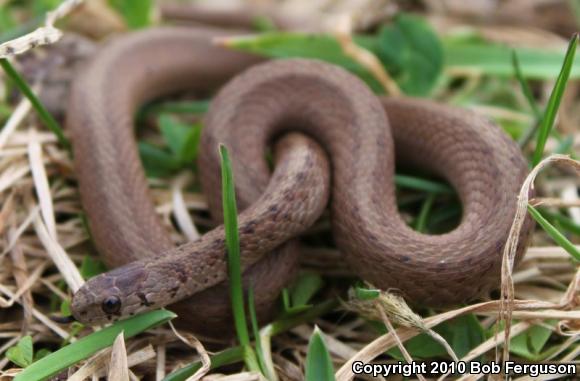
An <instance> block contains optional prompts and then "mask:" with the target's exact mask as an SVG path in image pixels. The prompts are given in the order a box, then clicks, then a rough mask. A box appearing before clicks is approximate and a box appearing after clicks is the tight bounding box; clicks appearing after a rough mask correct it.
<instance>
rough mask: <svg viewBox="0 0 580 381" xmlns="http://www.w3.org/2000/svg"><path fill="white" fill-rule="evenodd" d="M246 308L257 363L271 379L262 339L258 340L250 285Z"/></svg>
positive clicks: (254, 306) (256, 318)
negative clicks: (250, 324) (254, 344)
mask: <svg viewBox="0 0 580 381" xmlns="http://www.w3.org/2000/svg"><path fill="white" fill-rule="evenodd" d="M248 310H249V312H250V322H251V323H252V332H253V334H254V341H255V342H256V355H257V357H258V364H259V365H260V370H261V371H262V374H263V375H264V376H265V377H266V378H267V379H272V377H271V375H269V374H268V366H267V365H266V360H265V357H264V348H262V341H261V340H260V330H259V328H258V317H257V315H256V304H255V302H254V288H253V287H250V289H249V290H248Z"/></svg>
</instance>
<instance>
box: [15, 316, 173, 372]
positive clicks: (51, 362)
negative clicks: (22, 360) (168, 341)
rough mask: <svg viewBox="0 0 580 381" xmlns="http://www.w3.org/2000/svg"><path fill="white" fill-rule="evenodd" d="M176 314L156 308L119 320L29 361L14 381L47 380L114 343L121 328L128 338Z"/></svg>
mask: <svg viewBox="0 0 580 381" xmlns="http://www.w3.org/2000/svg"><path fill="white" fill-rule="evenodd" d="M176 316H177V315H175V314H174V313H173V312H171V311H167V310H156V311H150V312H146V313H144V314H141V315H137V316H135V317H132V318H129V319H126V320H122V321H119V322H116V323H115V324H113V325H111V326H109V327H107V328H104V329H101V330H100V331H97V332H94V333H92V334H90V335H88V336H85V337H83V338H81V339H79V340H77V341H75V342H74V343H72V344H69V345H67V346H65V347H63V348H61V349H59V350H58V351H56V352H53V353H51V354H49V355H47V356H45V357H43V358H42V359H40V360H38V361H37V362H35V363H33V364H31V365H29V366H28V367H27V368H26V369H24V370H23V371H22V372H21V373H19V374H18V375H17V376H16V377H15V378H14V381H40V380H46V379H48V378H49V377H51V376H53V375H55V374H57V373H59V372H61V371H63V370H65V369H67V368H68V367H70V366H72V365H74V364H76V363H77V362H79V361H81V360H83V359H86V358H88V357H89V356H91V355H93V354H95V353H96V352H98V351H100V350H101V349H104V348H106V347H108V346H111V345H112V344H113V342H114V341H115V338H116V337H117V336H118V335H119V333H121V332H124V335H125V338H129V337H133V336H135V335H137V334H138V333H141V332H143V331H146V330H148V329H150V328H153V327H156V326H158V325H161V324H163V323H166V322H167V321H169V320H171V319H173V318H175V317H176Z"/></svg>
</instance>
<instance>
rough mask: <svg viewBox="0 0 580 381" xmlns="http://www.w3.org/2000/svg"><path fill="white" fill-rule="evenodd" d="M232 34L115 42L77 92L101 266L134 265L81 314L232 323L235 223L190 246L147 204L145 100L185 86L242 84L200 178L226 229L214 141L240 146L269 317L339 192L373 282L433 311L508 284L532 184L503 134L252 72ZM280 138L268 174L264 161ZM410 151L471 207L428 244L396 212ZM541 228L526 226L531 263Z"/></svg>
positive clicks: (325, 81)
mask: <svg viewBox="0 0 580 381" xmlns="http://www.w3.org/2000/svg"><path fill="white" fill-rule="evenodd" d="M224 33H226V32H223V31H220V30H215V29H207V28H203V29H202V28H175V27H174V28H160V29H155V30H148V31H144V32H138V33H134V34H130V35H127V36H124V37H121V38H118V39H115V40H113V41H112V42H110V43H109V44H107V45H106V46H105V47H104V48H103V49H101V51H100V52H99V53H98V54H97V55H96V56H95V57H93V59H91V60H90V62H89V63H88V65H87V66H86V67H85V68H84V70H83V71H82V72H81V73H80V75H79V76H78V78H77V80H76V81H75V83H74V84H73V90H72V95H71V100H70V105H69V114H68V120H67V126H68V128H69V129H70V131H71V134H72V138H73V145H74V156H75V166H76V170H77V174H78V180H79V185H80V192H81V197H82V203H83V206H84V208H85V211H86V213H87V215H88V219H89V222H90V227H91V232H92V235H93V238H94V240H95V242H96V244H97V246H98V249H99V252H100V254H101V255H102V256H103V258H104V260H105V262H106V263H107V265H109V266H113V267H118V266H120V267H118V268H116V269H114V270H112V271H110V272H108V273H105V274H102V275H99V276H97V277H95V278H93V279H91V280H89V281H88V282H87V283H86V284H85V285H84V286H83V287H82V288H81V289H80V290H78V292H77V293H76V294H75V295H74V299H73V304H72V309H73V314H74V317H75V318H76V319H78V320H79V321H81V322H85V323H91V324H96V323H103V322H107V321H111V320H116V319H118V318H119V317H123V316H127V315H132V314H135V313H138V312H141V311H145V310H149V309H153V308H158V307H162V306H166V305H170V304H172V303H176V302H178V301H182V300H183V299H185V298H189V297H191V296H192V295H194V294H195V296H193V297H191V298H190V299H187V300H186V301H182V302H180V303H178V304H175V305H173V306H172V307H171V308H172V309H174V308H175V309H176V310H177V311H178V313H179V314H180V316H181V318H182V319H183V318H184V319H186V322H187V323H188V324H189V327H190V328H192V329H196V330H203V331H206V332H207V331H209V330H211V328H212V327H223V325H224V324H225V323H227V319H228V316H229V307H228V306H229V302H228V294H227V288H226V287H225V286H224V281H225V280H226V278H227V270H226V249H225V236H224V229H223V227H222V226H220V227H218V228H216V229H214V230H212V231H211V232H209V233H207V234H205V235H204V236H203V237H202V238H201V239H200V240H199V241H196V242H189V243H185V244H183V245H181V246H179V247H175V245H174V244H173V242H172V240H171V239H170V235H169V233H168V232H167V231H166V230H165V228H164V226H163V225H162V224H161V222H160V221H159V218H158V217H157V215H156V213H155V209H154V205H153V203H152V201H151V199H150V196H149V191H148V185H147V181H146V178H145V175H144V172H143V169H142V167H141V164H140V160H139V156H138V153H137V146H136V142H135V137H134V128H133V116H134V115H135V112H136V110H137V109H138V107H139V106H140V105H142V104H143V103H144V102H146V101H148V100H151V99H153V98H157V97H160V96H162V95H166V94H171V93H175V92H178V91H183V90H195V91H196V92H198V93H208V92H210V91H212V90H215V89H217V88H218V87H219V86H220V85H222V84H224V83H225V82H226V81H228V80H230V79H231V78H232V77H234V76H235V75H236V77H235V78H234V79H233V80H231V81H230V82H229V83H228V84H227V85H226V86H225V87H224V88H223V89H221V90H220V92H219V93H218V95H217V96H216V97H214V99H213V100H212V104H211V107H210V111H209V113H208V115H207V116H206V118H205V128H204V131H203V136H202V142H201V146H200V152H199V162H198V166H199V175H200V176H201V181H202V186H203V188H204V190H205V192H206V195H207V197H208V201H209V206H210V210H211V212H212V214H213V216H214V218H216V220H219V219H220V216H221V195H220V166H219V156H218V150H217V146H218V143H223V144H225V145H226V146H227V147H228V149H229V151H230V156H231V157H232V160H233V171H234V176H235V182H236V193H237V196H238V203H239V206H240V209H244V210H243V212H242V213H241V214H240V216H239V231H240V241H241V255H242V261H243V265H244V268H248V270H247V271H246V276H245V279H246V284H248V283H249V282H251V283H252V285H253V287H254V288H255V290H256V295H257V301H258V307H259V309H260V310H261V311H262V312H264V311H266V312H264V313H267V311H268V309H269V306H271V305H272V302H273V301H274V300H275V299H276V297H277V295H278V294H279V292H280V290H281V288H282V287H283V286H284V285H285V283H286V281H287V279H288V278H289V276H291V275H292V273H293V270H294V269H295V268H296V265H297V254H298V250H299V248H298V245H297V244H296V242H295V241H293V240H290V239H292V238H295V237H297V236H298V235H299V234H300V233H302V232H304V231H305V230H306V229H307V228H308V227H309V226H311V225H312V224H313V223H314V222H315V220H316V219H317V218H318V217H319V216H320V214H321V213H322V211H323V210H324V208H325V205H326V202H327V199H328V196H329V193H331V195H330V198H331V212H332V219H331V221H332V227H333V236H334V239H335V241H336V244H337V246H338V248H339V249H340V251H341V252H342V253H343V255H344V257H345V259H346V260H347V261H348V263H349V264H350V265H351V267H352V268H353V269H354V270H355V272H356V274H358V275H359V276H360V277H362V278H364V279H366V280H368V281H369V282H371V283H372V284H374V285H376V286H378V287H381V288H383V289H388V288H391V289H397V290H399V291H400V292H401V293H402V294H403V295H404V296H405V297H406V298H408V300H409V301H412V302H413V303H416V304H421V305H442V304H453V303H460V302H463V301H467V300H469V299H472V298H474V297H476V296H478V295H481V294H482V293H483V292H485V291H488V290H489V289H490V288H491V287H493V286H494V285H497V281H498V278H499V269H500V265H501V256H502V249H503V246H504V243H505V240H506V237H507V235H508V232H509V228H510V225H511V223H512V219H513V216H514V213H515V207H516V197H517V193H518V191H519V188H520V185H521V183H522V182H523V179H524V177H525V175H526V172H527V165H526V162H525V160H524V158H523V157H522V154H521V152H520V151H519V149H518V147H517V146H516V145H515V144H514V143H513V141H512V140H511V139H509V138H508V137H507V136H506V135H505V134H504V133H503V132H502V131H501V130H500V128H498V127H497V126H496V125H494V124H492V123H491V122H489V121H487V120H486V119H485V118H483V117H481V116H478V115H477V114H475V113H473V112H470V111H466V110H462V109H458V108H453V107H448V106H444V105H440V104H436V103H434V102H431V101H426V100H415V99H408V98H404V99H386V98H378V97H376V96H375V95H374V94H373V93H372V92H371V91H370V90H369V89H368V88H367V86H366V85H365V84H364V83H362V82H361V81H360V80H359V79H357V78H356V77H354V76H353V75H351V74H350V73H348V72H346V71H344V70H343V69H341V68H338V67H336V66H333V65H330V64H326V63H322V62H319V61H308V60H283V61H270V62H266V63H260V64H258V65H256V66H254V67H252V68H251V69H249V70H245V69H247V68H248V67H250V66H252V65H255V64H256V63H258V62H259V61H261V60H260V59H258V58H254V57H251V56H249V55H245V54H241V53H236V52H232V51H226V50H224V49H223V48H220V47H216V46H214V45H212V44H211V42H210V40H211V38H212V37H215V36H223V35H224ZM244 70H245V71H244ZM240 73H241V74H240ZM294 131H297V132H301V133H303V134H304V135H302V134H297V133H294ZM287 132H291V133H289V134H286V133H287ZM306 135H307V136H309V137H308V138H307V137H306ZM279 137H280V138H279ZM274 141H275V142H276V144H275V146H276V147H275V162H276V164H275V169H274V172H273V173H272V174H271V173H270V170H269V167H268V163H267V162H266V160H265V159H264V153H265V152H266V150H267V147H268V146H269V145H270V144H271V143H272V142H274ZM319 144H320V145H319ZM321 147H322V148H321ZM395 150H396V154H397V160H401V162H404V163H406V164H410V165H413V166H418V167H420V168H424V169H427V170H429V171H432V172H434V173H437V174H439V175H441V176H443V177H445V178H446V179H448V181H449V182H450V183H451V184H452V185H453V187H454V188H455V189H456V191H457V193H458V195H459V198H460V199H461V202H462V205H463V216H462V219H461V222H460V224H459V226H458V227H457V228H456V229H454V230H453V231H451V232H449V233H446V234H442V235H424V234H420V233H418V232H416V231H414V230H412V229H411V228H409V227H408V226H407V225H406V224H405V222H404V221H403V220H402V218H401V216H400V215H399V213H398V211H397V204H396V200H395V186H394V182H393V176H394V163H395ZM327 155H328V158H329V159H330V163H329V162H328V160H327ZM330 168H331V169H330ZM531 226H532V225H531V222H530V220H529V219H528V220H527V221H526V224H525V227H524V233H523V236H522V238H521V240H520V247H519V250H518V258H521V255H522V253H523V251H524V249H525V246H526V243H527V241H528V239H527V238H528V235H529V232H530V230H531ZM289 240H290V241H289ZM283 244H284V245H283ZM272 251H274V252H272ZM265 254H266V255H265Z"/></svg>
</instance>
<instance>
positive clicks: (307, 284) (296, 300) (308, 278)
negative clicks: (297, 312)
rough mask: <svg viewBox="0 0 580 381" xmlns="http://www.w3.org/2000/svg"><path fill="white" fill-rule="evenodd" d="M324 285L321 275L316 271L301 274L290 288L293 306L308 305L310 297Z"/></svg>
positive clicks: (301, 306)
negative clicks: (315, 272)
mask: <svg viewBox="0 0 580 381" xmlns="http://www.w3.org/2000/svg"><path fill="white" fill-rule="evenodd" d="M322 286H324V281H323V280H322V277H321V276H320V275H318V274H314V273H303V274H300V275H299V276H298V278H297V279H296V281H295V282H294V284H293V285H292V287H291V289H290V298H291V300H292V307H293V308H303V307H307V306H308V302H309V301H310V299H311V298H312V297H313V296H314V294H316V293H317V292H318V290H320V289H321V288H322Z"/></svg>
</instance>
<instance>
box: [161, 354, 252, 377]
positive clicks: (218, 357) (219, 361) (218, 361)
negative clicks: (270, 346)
mask: <svg viewBox="0 0 580 381" xmlns="http://www.w3.org/2000/svg"><path fill="white" fill-rule="evenodd" d="M243 359H244V350H243V349H242V347H239V346H238V347H233V348H228V349H226V350H224V351H222V352H219V353H216V354H215V355H213V356H211V365H210V369H215V368H219V367H221V366H224V365H230V364H235V363H237V362H240V361H242V360H243ZM199 368H201V362H199V361H197V362H194V363H192V364H190V365H188V366H184V367H183V368H181V369H179V370H176V371H175V372H173V373H171V374H169V375H167V377H165V378H164V379H163V381H185V380H187V379H188V378H189V377H191V376H192V375H193V374H194V373H195V372H197V371H198V369H199Z"/></svg>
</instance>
